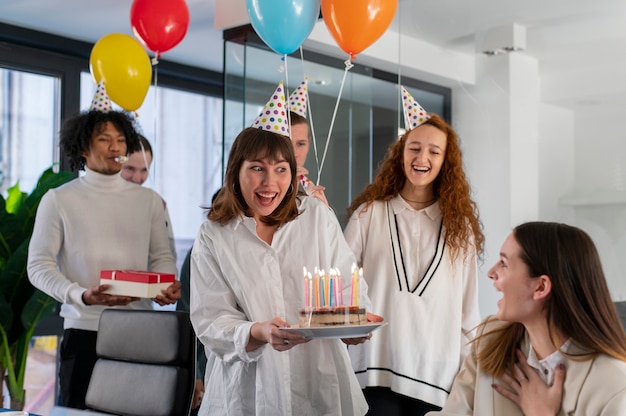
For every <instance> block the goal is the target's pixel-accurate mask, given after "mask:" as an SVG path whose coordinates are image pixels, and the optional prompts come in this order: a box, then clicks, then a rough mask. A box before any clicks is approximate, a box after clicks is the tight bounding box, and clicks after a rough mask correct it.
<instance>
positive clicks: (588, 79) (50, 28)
mask: <svg viewBox="0 0 626 416" xmlns="http://www.w3.org/2000/svg"><path fill="white" fill-rule="evenodd" d="M215 1H216V0H187V4H188V6H189V10H190V15H191V21H190V25H189V29H188V32H187V34H186V36H185V38H184V39H183V41H182V42H181V43H180V44H178V45H177V46H176V47H174V48H173V49H172V50H170V51H167V52H166V53H164V54H163V57H162V58H163V59H167V60H170V61H175V62H180V63H185V64H189V65H193V66H198V67H201V68H208V69H212V70H216V71H221V70H222V59H223V57H222V35H221V31H219V30H216V29H214V28H213V25H214V14H213V8H214V5H215ZM218 1H220V0H218ZM229 1H231V2H232V3H233V4H235V3H242V2H244V1H245V0H229ZM131 4H132V1H131V0H102V1H93V0H2V1H0V21H2V22H5V23H9V24H13V25H17V26H23V27H26V28H32V29H36V30H40V31H44V32H49V33H53V34H56V35H61V36H66V37H70V38H74V39H79V40H83V41H88V42H96V41H97V40H98V39H100V38H101V37H103V36H104V35H107V34H109V33H114V32H120V33H127V34H132V31H131V28H130V7H131ZM398 11H399V12H398V13H397V16H398V15H400V16H401V20H400V21H398V20H397V19H398V17H396V21H395V22H394V24H393V25H395V26H394V27H398V28H399V30H400V31H401V33H402V34H403V35H407V36H413V37H416V38H418V39H421V40H423V41H426V42H429V43H432V44H434V45H437V46H440V47H444V48H447V49H451V50H454V51H457V52H463V53H467V54H474V53H475V50H476V48H477V46H476V45H475V43H476V39H478V38H479V36H480V34H481V33H482V34H484V32H485V31H486V30H488V29H490V28H494V27H498V26H502V25H508V24H512V23H517V24H521V25H523V26H525V27H526V29H527V42H526V43H527V48H526V50H525V51H524V52H523V53H526V54H529V55H532V56H533V57H535V58H537V59H538V61H539V68H540V76H541V78H542V83H543V84H547V83H551V85H554V86H555V87H553V88H550V89H546V91H547V92H545V93H544V96H543V99H544V101H548V102H553V103H557V104H560V105H567V106H570V107H572V108H575V107H577V106H582V107H584V106H598V105H609V106H612V107H613V108H615V107H618V106H620V107H621V106H623V107H624V108H625V109H626V82H625V81H624V80H625V79H626V1H624V0H596V1H594V2H590V1H588V0H526V1H512V0H437V1H428V2H426V1H424V0H399V5H398Z"/></svg>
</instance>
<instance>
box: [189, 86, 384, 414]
mask: <svg viewBox="0 0 626 416" xmlns="http://www.w3.org/2000/svg"><path fill="white" fill-rule="evenodd" d="M283 88H284V87H283V85H282V83H280V84H279V86H278V87H277V88H276V91H275V92H274V94H273V95H272V97H271V99H270V100H269V102H268V103H267V104H266V105H265V107H264V108H263V110H262V112H261V114H260V115H259V116H258V117H257V119H256V120H255V121H254V123H253V125H252V127H249V128H246V129H244V130H243V131H242V132H241V133H240V134H239V135H238V136H237V138H236V139H235V141H234V143H233V145H232V147H231V150H230V155H229V157H228V164H227V167H226V175H225V178H224V185H223V187H222V190H221V191H220V193H219V194H218V196H217V198H216V200H215V201H214V202H213V205H212V207H211V208H210V210H209V213H208V216H207V218H208V219H207V221H205V222H204V224H203V225H202V227H201V228H200V231H199V233H198V235H197V238H196V240H195V242H194V244H193V250H192V253H191V261H190V269H191V276H192V279H191V287H190V294H191V296H190V313H191V322H192V324H193V326H194V329H195V331H196V334H197V336H198V338H199V339H200V341H201V342H202V343H203V344H204V348H205V351H206V354H207V367H206V372H205V373H206V374H207V376H206V378H205V394H204V398H203V400H202V404H201V406H200V411H199V415H222V414H228V415H231V416H243V415H267V416H270V415H271V416H276V415H278V416H280V415H321V414H327V415H331V414H332V415H364V414H365V413H366V411H367V403H366V402H365V399H364V398H363V393H362V392H361V389H360V387H359V385H358V382H357V380H356V376H355V374H354V372H353V371H352V368H351V366H350V361H349V358H348V354H347V351H346V348H345V345H344V344H343V343H342V342H341V340H339V339H317V340H314V341H312V342H308V341H309V340H308V339H305V338H304V336H302V335H300V334H298V333H297V332H291V331H289V330H286V329H285V328H287V327H289V326H290V324H295V323H297V322H298V319H299V310H300V309H301V308H302V307H303V306H304V303H303V302H304V284H303V271H302V270H303V267H306V268H307V269H308V270H314V269H315V267H319V268H321V269H325V270H330V268H331V267H335V268H337V269H339V270H340V271H341V272H342V273H344V274H345V275H346V276H347V275H349V273H350V267H351V265H352V264H353V261H354V256H353V254H352V252H351V251H350V248H349V247H348V245H347V244H346V242H345V240H344V239H343V235H342V232H341V227H340V225H339V223H338V221H337V218H336V217H335V215H334V214H333V213H332V212H331V210H329V209H328V208H327V207H326V206H324V205H323V204H320V203H319V202H318V201H315V200H314V199H313V198H308V197H303V196H298V195H297V186H298V182H297V177H296V167H297V166H296V160H295V156H294V152H293V146H292V144H291V141H290V139H289V128H288V120H287V110H286V108H285V94H284V89H283ZM346 280H349V279H346ZM360 288H361V293H360V296H361V304H362V305H364V306H365V307H369V305H370V302H369V298H368V297H367V286H366V285H363V286H360ZM351 289H352V285H351V284H349V285H348V287H347V288H344V295H345V296H348V298H349V294H350V290H351ZM372 319H374V317H372ZM378 319H380V317H378ZM366 340H367V338H366V337H363V338H355V339H351V340H350V341H349V342H353V343H360V342H365V341H366Z"/></svg>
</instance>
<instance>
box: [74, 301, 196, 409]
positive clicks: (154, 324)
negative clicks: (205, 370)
mask: <svg viewBox="0 0 626 416" xmlns="http://www.w3.org/2000/svg"><path fill="white" fill-rule="evenodd" d="M195 339H196V338H195V334H194V332H193V328H192V326H191V322H190V320H189V314H188V313H187V312H181V311H154V310H123V309H106V310H105V311H104V312H102V315H101V317H100V326H99V329H98V341H97V344H96V351H97V353H98V361H97V362H96V366H95V367H94V370H93V374H92V375H91V381H90V382H89V388H88V390H87V397H86V403H87V406H89V407H90V408H91V409H94V410H97V411H99V412H106V413H110V414H116V415H128V416H168V415H176V416H180V415H188V414H189V412H190V410H191V400H192V397H193V390H194V385H195V359H196V342H195Z"/></svg>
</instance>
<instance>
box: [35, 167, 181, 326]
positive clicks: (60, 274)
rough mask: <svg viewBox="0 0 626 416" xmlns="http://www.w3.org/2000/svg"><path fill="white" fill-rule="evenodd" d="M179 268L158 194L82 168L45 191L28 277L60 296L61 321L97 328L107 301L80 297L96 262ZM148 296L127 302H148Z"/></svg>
mask: <svg viewBox="0 0 626 416" xmlns="http://www.w3.org/2000/svg"><path fill="white" fill-rule="evenodd" d="M109 269H135V270H153V271H159V272H163V273H176V263H175V261H174V258H173V256H172V252H171V250H170V246H169V242H168V237H167V231H166V227H165V216H164V210H163V202H162V201H161V197H159V195H158V194H157V193H156V192H154V191H152V190H151V189H148V188H143V187H141V186H139V185H136V184H134V183H131V182H127V181H125V180H124V179H123V178H122V177H121V176H120V175H102V174H99V173H96V172H94V171H91V170H89V169H88V168H86V174H85V175H84V176H82V177H80V178H78V179H74V180H73V181H71V182H68V183H67V184H65V185H63V186H60V187H59V188H56V189H52V190H50V191H48V192H47V193H46V195H44V197H43V198H42V200H41V203H40V205H39V208H38V210H37V216H36V218H35V228H34V230H33V235H32V239H31V242H30V246H29V248H28V277H29V279H30V281H31V282H32V284H33V285H34V286H35V287H37V288H38V289H40V290H42V291H43V292H45V293H47V294H48V295H50V296H52V297H53V298H54V299H56V300H57V301H59V302H61V303H63V305H62V307H61V316H62V317H63V318H64V328H77V329H85V330H93V331H95V330H97V329H98V320H99V318H100V313H101V312H102V310H103V309H104V308H106V306H99V305H91V306H89V305H85V304H84V303H83V301H82V294H83V292H85V290H87V288H90V287H93V286H97V285H98V284H99V281H100V270H109ZM150 307H151V302H150V300H149V299H142V300H140V301H137V302H132V303H131V304H129V305H128V306H125V308H131V309H148V308H150Z"/></svg>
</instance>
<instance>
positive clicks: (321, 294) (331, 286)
mask: <svg viewBox="0 0 626 416" xmlns="http://www.w3.org/2000/svg"><path fill="white" fill-rule="evenodd" d="M303 271H304V307H303V308H301V309H300V310H299V311H298V312H299V319H298V322H299V325H300V327H302V328H308V327H320V326H338V325H363V324H366V323H367V318H366V316H365V308H362V307H360V306H359V280H360V279H359V274H360V275H361V276H363V270H362V269H361V270H357V267H356V264H353V265H352V276H351V281H349V285H348V286H347V287H346V292H348V291H349V293H350V303H347V302H346V303H344V299H343V298H344V287H343V278H342V276H341V273H340V272H339V270H337V269H334V268H331V270H330V273H328V274H326V273H325V272H324V271H323V270H319V269H318V268H317V267H316V268H315V272H314V275H311V273H308V272H307V270H306V268H303Z"/></svg>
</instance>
